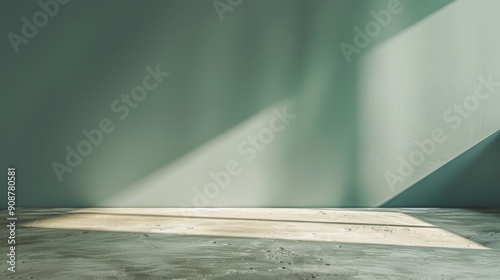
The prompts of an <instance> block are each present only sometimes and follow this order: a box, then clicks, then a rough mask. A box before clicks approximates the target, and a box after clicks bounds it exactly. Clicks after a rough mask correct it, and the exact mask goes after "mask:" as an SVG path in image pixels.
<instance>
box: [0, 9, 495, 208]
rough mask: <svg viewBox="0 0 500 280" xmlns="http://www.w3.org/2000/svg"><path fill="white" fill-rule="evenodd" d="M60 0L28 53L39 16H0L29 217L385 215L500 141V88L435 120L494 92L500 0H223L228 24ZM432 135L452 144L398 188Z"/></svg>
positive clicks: (12, 139) (6, 105)
mask: <svg viewBox="0 0 500 280" xmlns="http://www.w3.org/2000/svg"><path fill="white" fill-rule="evenodd" d="M49 2H50V1H49ZM62 2H63V1H61V3H62ZM43 3H45V2H43ZM47 3H48V2H47ZM51 3H58V2H51ZM61 3H59V4H57V6H58V10H57V9H55V8H54V7H55V6H51V8H50V9H52V11H53V17H52V16H51V17H50V18H48V22H47V23H46V24H45V25H43V26H42V27H39V28H38V30H37V32H36V34H30V36H31V37H32V38H28V39H26V40H27V43H21V44H19V45H18V46H17V47H18V52H17V53H16V51H15V47H13V45H12V43H11V42H10V40H12V39H9V38H12V35H9V33H11V32H13V33H16V34H17V35H22V32H23V30H22V28H23V24H24V23H23V21H22V18H23V17H26V18H27V19H29V20H31V21H32V20H33V15H35V14H36V13H37V12H39V11H41V10H42V8H41V6H40V5H39V4H38V3H37V2H36V1H4V2H2V9H0V14H1V15H0V16H1V18H2V23H3V24H2V25H0V31H1V32H0V34H4V35H5V36H4V39H3V40H1V42H0V53H1V56H2V57H1V58H2V59H1V64H0V71H1V74H2V75H0V83H1V85H2V93H1V101H0V106H1V107H0V116H1V123H0V124H1V129H2V138H1V146H2V149H1V153H2V154H1V157H0V158H1V162H2V168H6V167H7V166H16V167H17V172H18V178H17V181H18V188H17V201H18V203H19V205H20V206H26V207H28V206H31V207H33V206H60V207H79V206H121V207H126V206H130V207H132V206H138V207H140V206H144V207H154V206H250V207H253V206H255V207H258V206H272V207H279V206H290V207H307V206H325V207H326V206H378V205H380V204H381V203H383V202H385V201H387V200H388V199H390V198H392V197H394V196H395V195H397V194H398V193H400V192H402V191H404V190H405V189H406V188H408V187H409V186H411V185H412V184H413V183H415V182H417V181H418V180H420V179H421V178H423V177H425V176H426V175H428V174H430V173H432V172H433V171H435V170H437V169H438V168H439V167H440V166H442V165H443V164H445V163H446V162H448V161H449V160H451V159H453V158H454V157H456V156H457V155H459V154H461V153H462V152H464V151H465V150H467V149H468V148H470V147H472V146H474V145H475V144H477V143H478V142H480V141H481V140H483V139H484V138H485V137H487V136H488V135H490V134H491V133H493V132H495V131H497V130H498V129H499V128H500V112H499V111H498V110H497V108H498V105H500V91H499V92H496V93H492V94H491V96H490V97H489V98H488V99H487V101H484V102H483V101H481V104H480V106H479V107H478V109H476V110H475V111H474V114H470V116H468V117H467V119H465V118H464V119H463V123H461V126H460V128H458V129H452V128H450V126H451V125H452V124H454V122H456V120H455V121H454V122H446V121H444V120H443V116H442V114H443V112H445V111H446V110H447V109H448V108H453V104H454V103H457V102H462V101H463V100H464V98H466V97H467V96H468V95H469V94H470V93H471V91H472V92H473V91H474V87H475V86H477V84H478V76H484V77H488V75H490V74H491V75H492V77H493V80H495V81H496V80H500V68H499V67H500V63H499V62H500V61H498V60H499V59H500V57H498V56H497V55H496V53H497V51H498V49H499V48H498V47H499V46H500V38H499V37H498V36H497V32H496V28H497V26H498V23H499V21H500V20H499V19H498V16H496V14H495V11H496V10H498V8H500V3H499V2H497V1H486V0H484V1H470V0H469V1H413V2H412V1H404V0H402V1H401V2H400V3H399V4H398V3H397V2H392V1H370V2H368V1H363V2H362V1H347V0H346V1H328V0H325V1H287V0H274V1H263V0H262V1H261V0H253V1H241V2H239V1H228V2H226V1H221V2H216V4H217V5H216V6H217V9H227V10H226V11H225V12H223V13H222V20H221V16H220V11H222V10H219V14H218V12H217V9H216V7H215V6H214V2H212V1H94V0H92V1H76V0H73V1H70V2H68V3H66V4H61ZM220 3H226V4H222V5H221V4H220ZM231 3H232V5H233V6H231ZM224 5H226V6H224ZM227 5H229V6H227ZM389 9H390V10H392V11H397V13H393V14H391V16H390V17H391V18H390V20H387V18H386V21H384V22H382V23H383V25H386V26H382V28H381V30H380V31H379V32H378V33H377V34H376V35H374V36H373V38H370V39H369V41H367V42H365V43H366V46H363V47H359V48H358V49H357V50H356V51H355V52H353V53H352V54H351V55H349V56H348V59H346V55H345V54H344V52H345V50H346V49H345V44H344V45H342V43H347V44H350V45H351V46H355V42H354V41H355V39H356V38H357V37H356V36H362V35H357V34H358V33H357V31H356V30H355V29H354V28H355V27H359V28H361V29H364V28H365V27H366V25H367V24H369V23H370V22H371V21H374V20H375V18H374V15H373V13H371V11H374V12H375V13H376V14H379V15H382V16H383V15H387V12H386V11H389ZM56 10H57V11H56ZM381 11H382V12H381ZM464 18H467V19H468V21H464V20H463V19H464ZM39 20H43V18H42V19H39ZM385 23H387V24H385ZM32 33H33V32H32ZM9 36H10V37H9ZM360 38H361V37H360ZM360 40H362V38H361V39H360ZM365 41H366V40H365ZM16 42H18V41H16ZM342 46H344V49H343V48H342ZM343 50H344V52H343ZM349 50H350V51H352V50H353V49H352V48H351V49H349ZM148 67H149V68H148ZM157 67H159V69H160V71H161V72H168V73H169V75H168V77H167V76H166V74H164V76H161V75H160V76H156V79H155V76H154V75H153V74H151V71H154V69H156V68H157ZM147 68H148V69H149V70H147ZM152 69H153V70H152ZM148 75H149V76H151V78H147V76H148ZM144 79H147V82H146V83H145V82H144ZM153 84H154V85H156V86H155V87H154V89H151V90H147V92H146V93H145V94H143V95H141V98H143V99H141V100H142V101H140V102H134V101H133V100H132V101H130V100H128V101H126V99H122V94H125V95H129V96H130V95H131V93H132V91H134V92H136V91H137V92H139V91H140V90H141V88H137V86H143V88H144V87H147V86H148V85H149V86H151V85H153ZM152 87H153V86H151V88H152ZM137 92H136V93H137ZM137 94H138V93H137ZM137 96H139V95H137ZM125 98H127V97H125ZM127 102H130V103H127ZM136 103H137V104H136ZM284 108H286V111H287V112H288V114H289V115H293V117H292V116H289V117H288V118H286V117H283V115H284V114H285V113H283V110H284ZM285 115H286V114H285ZM455 118H456V117H455ZM100 127H102V128H101V131H107V132H102V139H100V137H98V136H94V137H96V138H95V139H94V140H95V143H98V144H97V145H94V144H92V148H91V149H92V150H91V151H90V152H88V155H86V156H82V157H81V160H78V159H77V158H74V157H75V156H74V155H73V156H69V158H70V159H69V161H70V163H73V165H74V166H73V167H72V166H70V164H68V162H67V157H68V153H71V152H68V150H67V147H68V146H69V147H70V148H69V149H70V150H78V145H79V143H81V142H82V141H87V137H86V136H85V135H84V133H82V131H83V130H86V131H88V132H89V133H90V134H92V132H91V131H93V129H97V128H100ZM281 128H283V129H281ZM435 128H443V129H445V130H446V135H447V136H448V138H447V139H448V140H447V142H446V143H445V144H444V145H439V146H436V148H435V151H433V153H431V155H430V156H427V157H426V160H425V162H424V164H421V165H419V166H418V167H415V168H414V171H413V172H412V174H411V175H409V176H408V177H405V178H404V180H402V181H398V183H397V184H394V185H391V184H389V183H388V181H387V178H386V177H387V176H386V174H387V172H388V171H390V172H393V173H394V172H395V173H396V175H397V169H398V167H399V165H400V164H401V163H400V161H399V159H398V158H399V156H408V155H409V154H410V153H411V152H412V151H413V150H414V149H415V144H414V141H415V140H416V139H424V138H426V137H430V136H429V135H431V132H432V131H433V129H435ZM93 133H94V134H95V133H96V132H95V131H94V132H93ZM97 134H99V133H97ZM249 137H250V138H249ZM252 137H257V139H258V140H256V141H258V142H257V143H253V144H252V143H251V141H252V140H251V139H253V138H252ZM259 137H261V138H259ZM264 142H265V143H264ZM89 143H90V141H89ZM81 145H82V146H81V147H80V148H82V151H85V150H84V149H85V144H81ZM87 148H88V147H87ZM54 162H57V163H54ZM63 165H64V167H63ZM55 166H56V167H55ZM54 168H56V170H57V171H55V169H54ZM70 171H71V172H70ZM57 173H59V175H57ZM211 174H212V175H211ZM58 177H59V178H58ZM214 177H215V178H218V179H214ZM59 179H62V180H59ZM226 181H227V182H226ZM1 196H2V198H3V197H4V196H5V194H3V193H2V194H1ZM1 203H2V204H1V205H3V206H4V207H5V205H6V199H2V201H1Z"/></svg>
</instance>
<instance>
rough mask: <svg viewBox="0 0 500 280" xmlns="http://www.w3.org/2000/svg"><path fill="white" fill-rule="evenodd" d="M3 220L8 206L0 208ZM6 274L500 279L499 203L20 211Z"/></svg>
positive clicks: (42, 276) (3, 246) (5, 276)
mask: <svg viewBox="0 0 500 280" xmlns="http://www.w3.org/2000/svg"><path fill="white" fill-rule="evenodd" d="M2 213H3V214H4V217H5V215H6V213H5V211H2ZM16 214H17V217H18V222H17V223H18V226H17V234H16V240H17V244H16V245H17V247H16V256H17V259H16V260H17V263H16V272H15V273H12V272H10V271H8V270H7V265H6V262H5V260H6V257H5V256H6V254H7V253H8V251H7V247H6V243H5V237H7V236H8V234H9V233H8V231H7V229H6V227H5V226H4V227H3V229H2V230H1V234H2V238H1V240H2V242H1V250H2V252H1V254H2V255H3V256H4V261H3V262H2V263H3V269H2V275H1V278H2V279H64V280H72V279H495V280H498V279H500V210H465V209H377V208H372V209H339V208H336V209H333V208H331V209H325V208H321V209H317V208H316V209H303V208H290V209H284V208H232V209H229V208H227V209H216V208H209V209H180V208H177V209H175V208H129V209H127V208H81V209H21V210H18V211H17V213H16Z"/></svg>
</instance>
